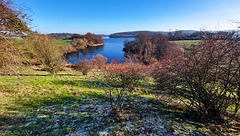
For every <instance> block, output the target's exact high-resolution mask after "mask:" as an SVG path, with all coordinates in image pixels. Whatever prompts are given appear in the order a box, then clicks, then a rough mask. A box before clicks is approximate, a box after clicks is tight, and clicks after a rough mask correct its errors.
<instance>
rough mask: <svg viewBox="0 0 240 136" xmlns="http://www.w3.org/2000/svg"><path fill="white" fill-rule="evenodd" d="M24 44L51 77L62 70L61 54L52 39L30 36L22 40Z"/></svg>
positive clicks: (35, 35) (42, 36) (43, 36)
mask: <svg viewBox="0 0 240 136" xmlns="http://www.w3.org/2000/svg"><path fill="white" fill-rule="evenodd" d="M24 43H25V45H26V46H27V48H28V50H29V51H30V52H32V53H33V55H34V57H36V58H37V60H38V61H39V63H40V64H42V65H43V66H44V68H45V70H46V71H48V72H50V73H51V74H52V75H55V74H56V73H57V72H58V71H59V70H60V69H61V68H62V66H63V65H62V63H63V62H64V59H63V54H62V52H61V51H60V48H59V46H58V45H57V44H56V43H55V41H54V40H53V39H51V38H49V37H48V36H46V35H39V34H32V35H30V36H28V37H27V38H26V39H25V40H24Z"/></svg>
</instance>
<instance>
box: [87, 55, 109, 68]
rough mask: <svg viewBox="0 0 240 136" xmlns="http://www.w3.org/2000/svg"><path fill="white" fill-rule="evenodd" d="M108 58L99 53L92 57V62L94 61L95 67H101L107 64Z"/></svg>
mask: <svg viewBox="0 0 240 136" xmlns="http://www.w3.org/2000/svg"><path fill="white" fill-rule="evenodd" d="M107 60H108V59H107V58H106V57H104V56H103V55H101V54H97V55H96V56H93V57H92V59H91V62H92V63H93V65H94V66H95V67H97V68H101V67H103V66H104V65H105V64H106V62H107Z"/></svg>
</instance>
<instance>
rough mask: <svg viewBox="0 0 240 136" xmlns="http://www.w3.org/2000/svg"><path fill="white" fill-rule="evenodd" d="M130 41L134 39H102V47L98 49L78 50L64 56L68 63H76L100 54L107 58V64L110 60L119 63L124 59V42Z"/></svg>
mask: <svg viewBox="0 0 240 136" xmlns="http://www.w3.org/2000/svg"><path fill="white" fill-rule="evenodd" d="M126 40H128V41H132V40H134V38H103V41H104V45H103V46H98V47H88V48H87V49H85V50H79V51H78V52H76V53H71V54H68V55H66V56H65V58H66V59H67V61H68V63H72V64H74V63H77V62H79V61H81V60H84V59H91V58H92V57H93V56H96V55H97V54H101V55H103V56H104V57H107V58H108V62H110V61H111V60H114V59H115V60H118V61H120V60H121V59H122V58H124V51H123V50H122V49H123V48H124V41H126Z"/></svg>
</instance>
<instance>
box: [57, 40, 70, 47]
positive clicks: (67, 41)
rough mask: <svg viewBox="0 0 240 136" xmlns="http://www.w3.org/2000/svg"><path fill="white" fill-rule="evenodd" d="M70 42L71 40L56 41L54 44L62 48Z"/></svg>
mask: <svg viewBox="0 0 240 136" xmlns="http://www.w3.org/2000/svg"><path fill="white" fill-rule="evenodd" d="M71 41H72V40H56V41H55V42H56V44H58V45H61V46H63V45H66V44H67V43H69V42H71Z"/></svg>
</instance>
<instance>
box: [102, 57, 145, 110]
mask: <svg viewBox="0 0 240 136" xmlns="http://www.w3.org/2000/svg"><path fill="white" fill-rule="evenodd" d="M102 70H103V77H104V82H105V83H106V86H107V88H104V90H105V92H106V94H107V95H108V97H109V99H110V103H111V106H112V109H113V111H114V112H116V113H120V112H121V110H122V106H123V101H124V98H125V97H126V96H127V95H129V94H130V93H131V92H132V91H133V89H134V87H135V86H136V85H137V83H138V81H139V80H140V79H143V78H145V77H146V66H145V65H142V64H140V63H133V62H125V63H120V64H118V63H116V62H115V61H113V62H110V63H108V64H106V65H105V66H104V67H103V68H102ZM115 115H118V114H115Z"/></svg>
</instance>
